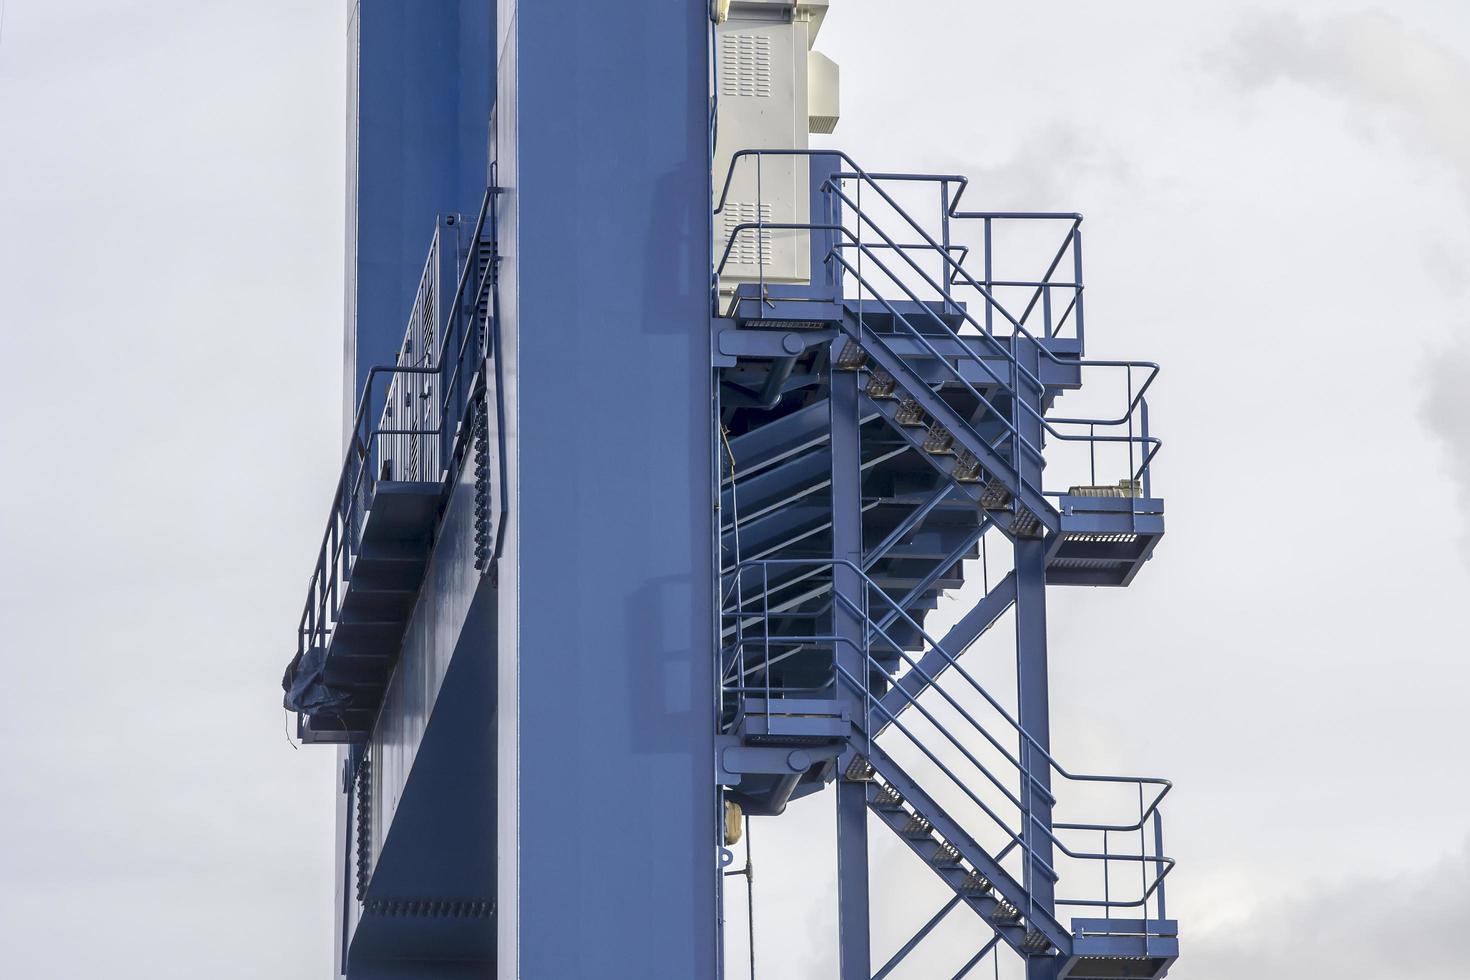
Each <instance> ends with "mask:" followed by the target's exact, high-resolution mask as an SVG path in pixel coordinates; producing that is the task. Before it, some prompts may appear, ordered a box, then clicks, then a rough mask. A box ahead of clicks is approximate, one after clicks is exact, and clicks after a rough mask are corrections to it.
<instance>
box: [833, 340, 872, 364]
mask: <svg viewBox="0 0 1470 980" xmlns="http://www.w3.org/2000/svg"><path fill="white" fill-rule="evenodd" d="M867 363H868V352H867V351H865V350H863V349H862V347H861V346H859V345H858V344H856V343H854V342H853V341H851V340H849V341H847V342H846V343H845V344H843V345H842V351H841V352H840V353H839V354H838V355H837V364H836V365H835V366H836V368H837V370H839V371H861V370H862V368H863V365H864V364H867Z"/></svg>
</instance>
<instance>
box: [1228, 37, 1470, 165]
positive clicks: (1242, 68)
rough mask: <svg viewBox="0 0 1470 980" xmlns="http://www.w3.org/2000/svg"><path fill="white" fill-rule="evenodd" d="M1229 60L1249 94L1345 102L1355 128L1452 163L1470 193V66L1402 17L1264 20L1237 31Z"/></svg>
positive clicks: (1446, 46) (1230, 69) (1229, 66)
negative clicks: (1297, 91)
mask: <svg viewBox="0 0 1470 980" xmlns="http://www.w3.org/2000/svg"><path fill="white" fill-rule="evenodd" d="M1221 60H1222V63H1223V65H1224V67H1225V68H1226V70H1227V72H1228V73H1229V74H1230V75H1232V76H1233V77H1234V78H1235V80H1236V81H1237V82H1238V83H1239V84H1241V85H1242V86H1244V87H1247V88H1260V87H1264V86H1268V85H1271V84H1273V83H1278V82H1291V83H1297V84H1300V85H1305V86H1308V87H1310V88H1312V89H1315V90H1318V91H1320V92H1323V93H1325V94H1328V95H1332V96H1335V97H1337V98H1339V99H1340V100H1342V102H1343V103H1344V104H1345V105H1346V106H1347V107H1348V109H1349V113H1350V119H1351V121H1352V122H1353V123H1354V124H1356V125H1359V126H1362V127H1364V129H1365V131H1366V132H1370V133H1383V134H1391V135H1393V136H1395V137H1397V138H1398V139H1401V140H1402V141H1403V142H1404V143H1405V144H1406V145H1407V146H1408V147H1409V148H1410V149H1411V150H1414V151H1416V152H1423V153H1428V154H1430V155H1431V156H1432V157H1434V158H1436V159H1438V160H1440V161H1442V162H1443V163H1445V164H1447V165H1448V166H1450V167H1452V168H1453V170H1454V173H1455V176H1456V179H1458V180H1459V181H1460V182H1461V184H1462V186H1463V187H1464V188H1465V189H1466V191H1467V192H1470V115H1467V114H1466V112H1465V111H1464V93H1465V92H1466V91H1470V60H1467V59H1466V58H1465V57H1464V56H1463V55H1462V54H1461V53H1460V52H1459V51H1457V50H1455V49H1454V48H1451V47H1449V46H1448V45H1446V44H1444V43H1442V42H1440V41H1438V40H1436V39H1434V38H1433V37H1430V36H1429V35H1428V34H1426V33H1423V32H1422V31H1418V30H1413V29H1411V28H1409V27H1408V26H1407V25H1406V24H1405V23H1404V21H1402V20H1401V19H1400V18H1399V17H1397V16H1395V15H1393V14H1389V13H1387V12H1384V11H1379V10H1362V11H1355V12H1351V13H1343V14H1337V15H1333V16H1330V17H1327V18H1325V19H1322V20H1309V19H1307V18H1304V17H1301V16H1298V15H1295V14H1288V13H1269V14H1267V13H1258V14H1254V15H1252V16H1250V17H1249V18H1247V19H1246V20H1245V21H1244V23H1243V24H1242V25H1241V26H1240V28H1239V29H1238V30H1237V31H1236V32H1235V34H1234V37H1233V39H1232V42H1231V44H1230V45H1229V47H1228V49H1227V50H1226V52H1225V53H1224V55H1223V58H1222V59H1221Z"/></svg>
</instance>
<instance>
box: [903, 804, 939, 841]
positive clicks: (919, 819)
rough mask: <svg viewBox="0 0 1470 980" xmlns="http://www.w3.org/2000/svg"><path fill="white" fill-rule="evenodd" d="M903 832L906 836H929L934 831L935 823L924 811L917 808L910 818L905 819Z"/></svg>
mask: <svg viewBox="0 0 1470 980" xmlns="http://www.w3.org/2000/svg"><path fill="white" fill-rule="evenodd" d="M902 833H903V835H904V836H905V837H928V836H929V835H930V834H932V833H934V825H933V824H932V823H930V822H929V819H928V818H927V817H925V816H924V815H923V814H922V813H920V812H918V811H917V810H915V811H914V812H913V813H910V814H909V818H908V820H906V821H904V825H903V831H902Z"/></svg>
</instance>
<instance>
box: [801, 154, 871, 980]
mask: <svg viewBox="0 0 1470 980" xmlns="http://www.w3.org/2000/svg"><path fill="white" fill-rule="evenodd" d="M837 170H838V160H837V159H836V158H835V157H826V156H818V157H813V158H812V162H811V181H812V202H811V205H812V208H813V211H812V213H813V214H822V213H823V209H824V208H826V207H827V202H828V201H829V200H830V197H829V196H828V195H825V194H823V193H821V190H820V189H821V187H822V185H823V184H824V183H825V182H826V180H827V176H828V175H829V174H832V173H835V172H837ZM824 222H825V223H826V224H836V223H837V222H836V220H835V216H833V215H827V216H826V217H825V218H824ZM832 246H833V241H832V233H831V232H813V234H812V285H813V287H815V289H816V290H819V291H821V292H824V293H825V294H826V295H827V296H828V297H830V298H831V299H834V300H836V299H840V298H841V296H842V280H841V276H840V270H839V268H838V266H837V265H836V263H829V262H827V261H826V256H827V254H828V253H829V252H830V251H831V249H832ZM834 343H835V344H836V345H838V346H836V347H834V349H833V352H832V358H831V361H830V363H833V364H835V363H836V361H837V353H838V350H840V345H841V344H842V343H843V341H841V340H838V341H835V342H834ZM828 405H829V406H830V407H831V416H830V418H831V428H832V440H831V456H832V557H833V558H834V559H835V563H834V565H833V569H832V591H833V596H834V601H833V604H832V627H833V635H834V636H837V637H840V638H841V640H840V641H839V642H838V643H837V644H836V646H835V650H834V657H835V659H836V666H837V667H839V668H840V669H841V670H842V671H843V672H845V673H846V674H847V675H848V676H850V677H855V678H859V679H861V682H862V683H863V684H864V685H866V683H867V677H868V655H867V646H866V644H865V642H864V640H865V638H866V636H867V629H868V624H867V622H866V621H865V617H864V616H862V615H860V614H859V613H858V612H857V610H864V609H866V608H867V596H866V589H865V587H864V584H863V580H862V575H861V573H860V572H859V571H858V569H860V568H862V567H863V470H862V458H863V455H862V407H861V403H860V398H859V393H858V374H857V372H855V371H832V372H831V397H830V398H829V399H828ZM847 563H850V564H847ZM837 597H843V598H845V599H847V600H848V601H847V602H842V601H838V600H837ZM837 695H838V697H839V698H840V699H842V700H844V701H845V702H847V708H848V711H849V712H850V713H849V715H848V717H850V718H862V717H865V711H866V709H867V700H868V698H867V692H866V690H861V691H857V690H853V689H852V688H851V686H850V685H846V684H843V683H842V682H841V681H840V680H839V681H838V682H837ZM864 730H866V726H864ZM852 754H853V752H852V749H851V748H849V750H848V752H847V753H846V754H845V755H844V756H843V758H842V759H840V760H839V761H838V767H839V772H841V771H844V770H845V769H846V767H847V765H848V762H849V761H850V760H851V757H852ZM868 900H869V896H868V795H867V784H866V783H860V782H850V781H848V780H846V779H842V778H840V777H839V778H838V779H837V902H838V906H837V929H838V943H839V946H838V952H839V963H840V968H839V974H840V976H841V980H870V978H871V977H872V962H871V960H872V950H871V941H870V938H869V907H868V905H869V901H868Z"/></svg>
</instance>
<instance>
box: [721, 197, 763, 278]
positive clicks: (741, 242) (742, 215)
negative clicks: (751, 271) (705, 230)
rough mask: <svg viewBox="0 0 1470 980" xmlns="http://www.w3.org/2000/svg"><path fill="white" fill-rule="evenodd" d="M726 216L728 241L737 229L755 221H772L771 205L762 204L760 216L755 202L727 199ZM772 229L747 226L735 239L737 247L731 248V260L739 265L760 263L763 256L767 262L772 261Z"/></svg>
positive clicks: (726, 238) (725, 237) (725, 235)
mask: <svg viewBox="0 0 1470 980" xmlns="http://www.w3.org/2000/svg"><path fill="white" fill-rule="evenodd" d="M722 214H723V215H724V218H725V234H724V240H725V241H726V242H728V241H729V240H730V236H731V235H733V234H735V229H736V228H738V227H740V226H741V225H744V224H750V223H751V222H753V221H771V220H774V219H772V217H771V206H770V205H769V204H762V205H761V206H760V212H759V217H757V212H756V206H755V204H754V203H740V202H737V201H727V202H726V203H725V209H724V211H723V212H722ZM771 255H772V253H771V230H770V229H769V228H746V229H745V230H744V231H742V232H741V233H740V235H739V236H738V237H737V238H736V239H735V247H734V248H732V249H730V262H731V263H732V264H739V265H760V264H761V258H762V256H764V257H765V260H766V262H768V263H769V262H770V261H771Z"/></svg>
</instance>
